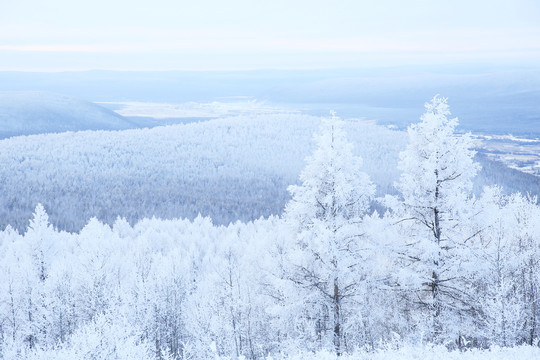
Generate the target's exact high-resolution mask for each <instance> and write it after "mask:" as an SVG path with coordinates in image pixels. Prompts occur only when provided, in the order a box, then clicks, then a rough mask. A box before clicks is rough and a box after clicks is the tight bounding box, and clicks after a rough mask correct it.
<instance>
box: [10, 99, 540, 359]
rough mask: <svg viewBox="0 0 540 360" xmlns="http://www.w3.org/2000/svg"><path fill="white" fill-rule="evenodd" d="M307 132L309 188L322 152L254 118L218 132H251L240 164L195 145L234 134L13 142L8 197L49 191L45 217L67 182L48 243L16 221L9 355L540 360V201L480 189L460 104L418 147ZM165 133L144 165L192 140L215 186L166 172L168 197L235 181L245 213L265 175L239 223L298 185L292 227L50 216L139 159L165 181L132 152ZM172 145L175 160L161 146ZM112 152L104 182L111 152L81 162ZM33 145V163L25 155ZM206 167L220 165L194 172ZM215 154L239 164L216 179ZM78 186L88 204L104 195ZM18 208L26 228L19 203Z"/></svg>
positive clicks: (201, 177)
mask: <svg viewBox="0 0 540 360" xmlns="http://www.w3.org/2000/svg"><path fill="white" fill-rule="evenodd" d="M298 118H299V115H294V116H292V115H291V116H289V115H280V117H277V118H276V120H275V121H278V122H279V123H280V124H288V126H300V125H298V124H304V125H302V126H303V128H305V126H306V125H305V124H306V123H307V124H312V125H309V126H313V131H314V132H315V136H314V137H313V139H312V140H313V143H312V144H313V145H312V146H311V148H310V150H309V151H310V152H311V153H310V154H309V156H308V157H307V158H306V159H305V162H303V163H301V166H302V167H303V170H302V171H301V172H300V174H299V176H298V179H293V178H291V176H290V175H291V174H295V173H296V172H295V170H294V169H296V166H298V164H297V163H294V162H290V161H289V160H290V159H300V160H298V161H301V158H302V156H305V155H307V154H304V153H303V151H304V150H301V149H302V147H301V146H297V145H298V143H295V141H297V142H303V141H309V139H307V140H306V139H304V138H302V137H300V138H296V137H295V134H302V133H304V132H302V131H299V132H296V133H295V132H289V133H286V135H283V130H281V131H280V130H279V126H275V124H273V125H274V126H273V127H271V126H270V125H266V127H263V124H266V123H268V121H267V120H268V119H269V118H268V117H266V118H263V119H264V120H265V121H263V120H260V121H259V122H258V123H257V126H251V127H249V123H248V122H246V121H245V120H246V119H241V118H240V119H239V120H238V123H239V124H245V127H244V128H242V127H239V126H237V127H231V126H230V119H229V120H227V121H223V120H216V121H212V122H211V125H212V126H218V128H219V126H221V127H222V129H225V130H226V131H225V132H227V133H231V132H233V133H232V134H231V135H230V137H225V138H220V139H221V140H220V141H224V140H223V139H225V143H226V144H228V148H230V149H233V148H234V147H235V146H242V149H240V150H241V151H231V152H228V153H218V152H215V151H214V150H215V148H214V147H211V146H208V147H205V146H204V145H201V144H196V143H195V142H192V143H190V139H199V138H200V137H197V136H192V135H193V132H202V135H200V136H205V137H207V138H208V139H207V143H206V144H211V143H213V142H215V141H213V138H212V136H216V135H215V134H220V135H219V136H221V134H222V132H216V131H215V130H213V131H209V130H208V128H206V127H204V126H200V125H201V124H197V125H198V126H195V124H193V125H191V124H188V125H180V126H174V127H162V128H156V129H150V130H127V131H122V132H119V133H114V132H83V133H75V134H73V133H71V134H69V133H68V134H58V135H47V136H45V135H39V136H32V137H25V138H22V137H21V138H12V139H8V140H4V141H2V144H1V146H2V149H3V150H2V155H1V156H2V159H10V158H11V159H14V160H12V161H13V162H12V163H9V165H8V166H6V169H10V171H19V172H21V174H20V176H13V177H11V176H7V172H6V170H3V171H4V172H3V173H2V177H3V181H2V183H3V186H4V189H5V190H4V192H7V193H8V194H9V192H10V190H9V188H10V187H15V188H17V187H18V186H22V185H21V184H24V183H25V182H31V181H34V182H35V186H34V187H24V186H23V188H24V189H29V190H26V191H28V194H27V195H28V196H27V197H25V199H24V201H27V202H35V203H38V202H39V201H40V200H39V197H40V196H43V195H44V194H42V193H40V189H43V187H42V186H41V185H42V184H46V183H48V182H49V183H51V184H53V186H50V187H48V188H47V189H49V190H47V193H46V195H47V196H48V197H47V199H45V200H47V201H49V203H48V204H46V207H47V210H46V209H45V207H44V206H42V205H37V206H36V207H35V208H34V213H33V215H32V216H31V220H30V225H29V226H28V229H26V230H24V228H23V227H22V226H21V224H20V223H19V224H16V225H17V228H18V229H22V230H15V228H13V227H11V226H7V227H6V228H5V230H3V231H2V232H0V259H2V261H1V262H0V274H1V275H2V276H0V358H2V359H212V358H233V359H236V358H247V359H265V358H266V359H270V358H273V359H279V358H290V359H315V358H319V359H335V358H336V357H337V356H341V357H342V358H344V359H348V358H350V359H353V358H366V359H374V360H375V359H381V360H382V359H389V358H392V359H404V360H405V359H412V358H425V359H439V358H441V357H443V356H445V357H447V358H456V359H468V358H471V359H473V358H474V359H484V358H485V359H493V358H521V359H537V358H539V357H540V348H539V347H538V341H539V339H540V309H539V298H540V290H539V289H538V284H539V281H540V264H539V263H538V262H539V261H540V260H539V259H540V221H539V219H540V206H539V205H538V201H537V198H536V197H535V196H530V195H528V194H522V193H513V194H510V193H508V192H507V191H505V190H504V189H503V188H501V187H499V186H496V185H495V186H486V187H484V188H483V189H482V190H481V191H480V190H476V191H475V190H474V189H473V186H475V182H476V186H477V187H478V186H479V184H482V183H484V184H485V183H488V181H481V182H478V177H479V176H480V175H479V174H481V171H482V170H481V166H480V165H479V164H478V160H477V158H476V157H475V152H474V150H473V149H472V148H473V147H474V144H473V139H472V137H471V135H470V134H467V133H462V132H459V131H458V121H457V119H455V118H453V117H452V116H451V114H450V112H449V107H448V104H447V102H446V99H444V98H441V97H437V96H436V97H434V98H433V99H432V100H431V101H429V102H428V103H426V106H425V112H424V114H423V115H422V117H421V119H420V122H418V123H417V124H414V125H411V126H410V127H409V129H408V134H407V136H406V137H403V136H401V135H402V133H401V132H396V131H392V130H389V129H386V128H382V127H378V126H375V125H370V124H362V125H360V126H359V125H358V123H355V125H354V126H353V125H352V124H351V123H349V122H345V121H343V120H341V119H339V118H337V117H336V116H332V117H329V118H325V119H323V120H322V121H320V120H319V118H315V117H308V116H304V117H303V121H304V122H303V123H302V121H293V120H294V119H296V120H298ZM291 119H293V120H291ZM227 127H228V128H227ZM317 127H318V130H317ZM271 128H273V129H275V132H274V133H272V132H269V131H268V130H269V129H271ZM205 129H207V130H208V131H207V132H205ZM239 129H244V130H243V131H240V130H239ZM254 129H259V131H261V133H265V134H266V138H268V139H272V138H279V139H283V138H284V137H285V138H286V140H285V141H283V142H281V143H282V144H292V145H289V147H287V148H285V149H284V148H272V147H271V146H266V151H267V152H266V153H263V152H262V151H261V150H260V149H262V148H264V146H261V147H256V146H252V145H253V144H254V143H256V142H257V141H260V140H261V139H264V138H265V137H263V136H254V137H253V141H252V142H250V141H249V140H248V141H246V142H245V143H244V145H239V144H238V142H235V141H234V140H235V139H237V138H238V137H242V138H243V139H246V137H244V136H245V134H246V133H249V134H252V132H253V131H256V130H254ZM171 130H172V131H171ZM152 132H155V133H157V134H158V135H156V136H155V137H152V136H150V137H145V141H144V142H137V146H139V147H138V148H137V152H138V153H140V154H141V156H145V154H146V155H148V154H149V153H150V154H154V155H152V156H153V158H155V159H158V158H161V160H162V161H163V162H164V163H165V164H167V166H166V167H172V166H175V164H178V162H175V161H173V157H172V156H171V155H170V154H171V153H172V154H178V153H182V151H178V150H175V151H169V150H171V149H175V146H177V144H178V139H176V142H175V141H173V139H174V136H178V135H179V134H181V133H183V134H184V135H182V136H183V137H182V140H183V143H182V145H181V146H180V149H181V150H185V149H188V148H189V147H190V146H192V147H194V148H195V150H197V151H193V149H192V151H185V152H184V154H183V157H182V158H181V160H182V161H181V162H180V163H182V166H183V169H186V170H189V169H190V166H193V169H192V171H191V172H190V171H186V173H187V174H189V175H190V176H191V175H193V174H195V173H196V171H198V172H199V173H197V175H198V176H194V177H193V178H187V179H186V178H183V177H182V173H183V171H178V170H176V171H172V172H166V173H159V172H156V173H154V176H155V181H156V182H157V183H159V184H161V183H162V182H163V183H164V184H170V187H168V188H167V187H163V192H162V195H163V196H167V194H168V192H171V191H175V190H174V189H176V187H175V186H174V184H175V183H179V184H183V183H186V182H189V181H192V182H196V181H199V182H202V183H204V181H205V179H211V180H208V181H216V183H217V181H218V180H216V179H219V178H220V176H223V179H224V180H223V184H222V186H221V187H219V188H216V191H218V190H219V191H220V192H221V193H222V194H226V193H227V194H228V195H230V196H231V198H233V197H235V194H239V193H240V192H235V191H236V189H235V188H234V187H231V189H229V186H230V185H231V184H233V183H234V182H233V181H232V180H231V179H237V180H238V182H237V183H238V184H241V186H249V185H246V184H250V182H249V181H250V180H251V179H253V184H254V188H253V189H254V192H250V191H246V192H242V193H241V194H243V197H241V198H238V199H237V202H236V203H235V206H236V207H234V208H238V209H241V207H242V206H250V205H249V204H250V203H249V202H244V200H246V199H249V198H250V197H251V200H252V201H253V202H257V201H259V200H260V199H259V200H258V199H257V198H256V189H257V187H256V185H257V182H258V181H281V182H288V184H290V186H289V187H288V191H289V196H287V197H285V196H282V197H277V196H276V197H277V199H276V205H275V207H272V206H269V212H270V213H275V214H277V215H273V216H268V217H265V218H260V219H258V220H254V221H245V219H242V218H241V217H238V218H240V220H244V221H237V222H233V223H230V224H229V225H219V224H221V223H226V222H225V221H223V219H219V221H217V222H216V224H214V223H213V220H212V219H211V218H209V217H203V216H198V217H196V218H194V219H176V220H162V219H158V218H151V216H152V214H151V213H144V214H143V216H139V217H134V218H131V219H129V220H130V221H131V223H130V221H128V220H126V219H125V218H122V217H119V218H117V219H116V220H111V219H109V218H106V219H104V220H105V221H107V222H108V223H107V222H102V221H100V220H98V219H97V218H93V219H91V220H90V221H89V222H88V223H87V224H86V225H85V226H84V227H83V228H82V230H80V231H76V232H66V231H63V230H58V229H57V228H55V226H54V225H53V224H55V221H50V220H49V217H48V214H47V212H49V213H56V212H58V211H59V210H58V208H56V209H55V205H56V203H54V202H51V199H53V198H54V196H50V195H51V194H61V193H65V192H66V191H65V189H68V188H72V189H74V188H73V187H72V186H82V185H84V184H90V183H91V184H94V183H105V184H107V181H109V180H108V179H107V177H108V176H109V175H111V176H112V179H113V180H111V181H114V182H117V181H118V179H119V177H118V174H121V172H115V170H114V169H116V167H115V166H116V165H115V164H117V163H121V162H120V161H119V160H123V161H124V160H125V161H127V160H130V161H133V164H136V166H137V167H138V166H141V164H145V165H144V166H147V168H144V167H143V168H142V170H141V171H140V174H148V173H151V172H152V171H153V170H155V169H157V167H156V165H155V164H152V163H151V162H149V161H146V162H144V163H143V162H141V161H137V159H136V158H135V159H133V158H132V157H130V156H123V155H122V151H123V149H128V148H130V146H132V145H133V144H132V143H130V142H131V141H133V140H132V139H134V138H136V135H137V134H139V135H140V134H145V135H148V134H152ZM250 132H251V133H250ZM168 134H169V135H168ZM158 136H159V137H160V138H161V139H162V143H161V144H160V146H161V150H160V152H157V151H154V147H153V146H154V144H153V143H152V141H149V140H152V139H154V138H157V137H158ZM51 137H52V138H54V141H50V139H51ZM109 137H114V138H115V139H121V138H122V137H123V139H124V140H123V141H125V143H122V142H120V143H118V146H115V147H107V144H108V143H107V139H108V138H109ZM92 138H93V139H94V140H93V143H94V144H96V143H98V144H102V145H101V147H98V148H99V149H100V150H99V151H96V152H95V153H93V154H97V155H96V156H98V159H99V160H105V162H100V166H101V167H102V168H101V170H100V171H97V170H95V171H92V170H94V169H98V168H96V167H91V166H90V167H89V168H88V169H90V171H85V167H81V166H80V164H81V161H82V160H81V159H84V158H85V157H86V162H87V164H95V163H96V162H95V161H93V160H92V159H90V158H88V157H89V156H90V155H91V154H92V153H88V152H85V151H80V154H79V156H77V157H73V153H76V152H77V151H76V146H75V145H74V144H77V141H82V140H85V139H92ZM226 139H230V143H227V141H226ZM248 139H249V138H248ZM357 139H363V140H362V141H357ZM29 140H32V141H29ZM143 144H144V147H142V148H141V146H143ZM273 144H276V142H275V141H274V142H272V141H271V140H268V144H267V145H273ZM382 144H385V145H384V146H382ZM250 146H252V147H251V148H250ZM24 147H26V148H27V149H26V150H25V151H27V152H26V153H25V152H22V153H23V155H20V156H19V157H17V156H13V154H16V153H17V151H18V149H22V148H24ZM29 147H30V148H32V147H34V148H35V149H40V151H39V152H40V153H43V154H48V155H43V156H49V157H50V161H51V162H50V163H49V164H50V168H49V169H48V170H47V169H45V168H44V167H42V166H40V165H39V164H40V163H41V162H40V161H39V158H36V156H37V155H36V154H38V151H37V150H36V151H34V152H32V150H31V149H30V150H28V148H29ZM44 149H45V150H44ZM250 149H251V153H250V155H251V156H246V155H245V154H246V153H245V151H248V152H249V151H250ZM366 149H369V150H366ZM388 149H393V150H392V151H388ZM4 150H5V151H4ZM49 150H54V151H52V152H51V151H49ZM295 151H296V152H295ZM6 152H8V154H11V155H5V154H6ZM105 153H113V155H111V156H108V157H106V156H103V154H105ZM194 153H199V154H200V155H198V157H197V158H196V160H195V161H190V156H191V155H193V154H194ZM241 153H242V154H243V155H242V156H240V155H238V154H241ZM24 154H33V156H32V157H29V158H28V157H26V156H25V155H24ZM155 154H157V155H155ZM291 154H292V155H291ZM362 154H364V155H363V156H360V155H362ZM366 154H371V155H373V156H372V157H371V158H367V157H366ZM394 154H395V155H394ZM398 154H399V155H398ZM375 155H377V156H375ZM69 159H76V161H75V162H74V163H72V164H70V163H69V162H68V161H67V160H69ZM146 159H148V158H146ZM204 159H206V161H207V163H208V164H212V165H215V164H219V166H217V165H216V166H212V167H210V166H206V167H201V166H200V161H203V160H204ZM6 161H7V160H6ZM53 161H54V162H55V163H53ZM229 161H230V162H229ZM17 164H19V165H17ZM21 164H23V165H21ZM231 164H234V166H233V165H231ZM238 164H240V166H239V165H238ZM18 166H19V167H18ZM62 167H64V168H65V169H72V170H73V171H74V172H76V173H75V174H73V175H72V176H66V177H64V180H60V178H61V177H60V176H57V175H54V169H58V168H60V169H62ZM161 168H164V167H161ZM29 169H30V170H29ZM88 169H86V170H88ZM103 169H105V170H106V171H103ZM238 169H243V171H240V172H239V171H238ZM291 169H292V170H291ZM27 171H35V173H28V172H27ZM68 172H69V171H66V172H65V173H68ZM61 173H62V172H61ZM35 174H37V175H36V176H34V175H35ZM267 174H272V176H267ZM276 174H277V175H276ZM173 175H176V177H174V176H173ZM85 178H90V180H88V181H86V180H85ZM10 179H19V181H20V183H17V182H16V180H10ZM20 179H23V180H20ZM24 179H26V180H24ZM77 179H79V180H77ZM276 179H278V180H276ZM240 180H242V181H240ZM246 180H247V181H246ZM125 181H126V182H125V183H118V186H120V187H122V186H125V188H124V189H123V190H121V191H122V194H125V193H129V192H133V196H134V197H137V196H139V195H140V194H141V192H139V191H140V189H138V188H137V184H138V181H139V180H138V179H135V180H133V179H132V178H130V177H128V176H126V177H125ZM212 184H215V183H212ZM109 185H110V184H109ZM55 187H56V190H54V189H55ZM180 187H181V186H180ZM104 188H105V187H104ZM202 188H204V189H205V187H202ZM207 188H210V186H209V187H207ZM32 189H33V190H32ZM51 189H52V190H51ZM54 191H56V192H54ZM73 191H74V192H75V193H78V192H82V193H84V194H86V190H85V189H84V188H80V189H77V190H73ZM119 191H120V190H119ZM88 193H90V191H89V190H88ZM188 195H189V194H186V195H185V197H186V199H187V197H188ZM95 196H96V197H99V196H100V194H99V193H95ZM280 196H281V195H280ZM119 198H121V197H119ZM140 199H141V201H142V202H143V205H142V208H144V207H145V205H144V204H147V203H146V201H148V203H150V204H153V203H159V198H157V200H156V201H155V202H152V201H151V200H150V198H149V197H141V198H140ZM214 199H215V197H214V196H213V195H212V194H209V196H208V207H209V208H210V207H212V206H221V205H220V203H219V202H215V201H214ZM113 200H114V201H111V202H110V208H114V209H119V210H118V211H119V213H120V214H121V210H122V205H121V204H119V203H117V202H116V200H115V199H113ZM263 200H265V199H263ZM17 201H21V199H19V198H17V197H16V196H13V197H12V198H11V204H12V207H11V209H23V208H24V207H23V206H21V205H17ZM182 201H185V200H182ZM60 203H62V202H61V201H59V202H58V204H60ZM51 204H52V205H51ZM89 204H93V203H92V202H89ZM246 204H247V205H246ZM283 204H285V206H284V210H283V209H279V206H283ZM27 205H28V204H26V205H25V206H27ZM85 206H86V205H84V204H83V205H82V207H83V208H84V207H85ZM115 207H116V208H115ZM3 208H4V209H6V210H4V211H6V215H5V216H9V211H10V210H9V209H10V207H3ZM88 209H89V211H95V209H94V208H92V206H87V210H88ZM152 209H153V208H152V207H151V206H150V207H149V211H150V212H151V210H152ZM222 210H223V209H222ZM282 210H283V211H282ZM61 211H65V212H68V213H69V212H70V211H72V210H70V209H61ZM239 213H240V214H244V213H242V212H241V211H240V210H239ZM93 215H94V216H97V217H99V216H100V214H97V213H95V214H93ZM110 215H111V212H108V213H107V216H110ZM261 215H267V213H261ZM143 217H148V218H143ZM66 218H68V217H64V219H66ZM139 218H143V219H141V220H138V221H136V222H135V221H133V220H137V219H139ZM78 221H80V218H79V220H78ZM134 222H135V223H134ZM63 225H64V226H63V227H64V228H66V227H69V226H66V224H63ZM68 225H71V226H72V227H74V228H76V227H77V226H78V223H72V224H68ZM514 347H515V348H514ZM487 349H490V350H487ZM460 350H461V352H460ZM448 351H453V352H451V353H448Z"/></svg>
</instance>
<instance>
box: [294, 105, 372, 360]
mask: <svg viewBox="0 0 540 360" xmlns="http://www.w3.org/2000/svg"><path fill="white" fill-rule="evenodd" d="M315 140H316V143H317V149H316V150H315V152H314V153H313V155H312V156H311V157H309V158H308V159H307V165H306V167H305V168H304V170H303V171H302V172H301V174H300V180H301V181H302V184H301V185H299V186H291V187H289V191H290V192H291V194H292V199H291V201H290V202H289V203H288V204H287V206H286V209H285V215H284V217H285V219H286V221H288V222H289V224H290V225H291V226H292V228H293V231H294V232H295V233H296V239H295V242H294V244H293V248H292V249H291V253H290V254H289V255H290V262H291V264H292V268H291V269H290V271H291V273H290V280H292V281H293V282H294V284H296V285H297V287H298V288H299V289H301V293H302V295H301V296H302V300H303V301H305V303H304V305H305V306H306V307H307V310H306V311H307V313H309V315H308V318H310V319H311V320H312V321H313V325H314V326H315V334H314V335H315V336H316V337H317V338H318V339H319V341H320V342H321V346H323V347H324V346H329V345H330V344H333V347H334V348H335V351H336V353H338V354H340V353H341V351H342V349H343V324H344V323H346V322H347V316H348V312H349V311H351V310H352V309H349V308H348V306H350V304H352V303H353V302H354V301H355V296H357V295H358V293H359V292H360V291H361V288H362V281H363V272H362V266H363V263H362V254H361V251H360V248H361V244H362V241H363V239H362V236H361V234H360V230H359V223H360V222H361V219H362V216H363V215H365V214H366V212H367V211H368V209H369V205H370V200H371V199H372V197H373V195H374V193H375V186H374V185H373V183H372V182H371V181H370V179H369V177H368V175H367V174H365V173H362V172H360V171H359V169H360V166H361V159H360V158H359V157H356V156H354V155H353V153H352V144H351V143H349V142H348V141H347V139H346V134H345V132H344V131H343V121H341V120H339V119H338V118H336V117H335V116H332V118H330V119H326V120H324V121H323V124H322V126H321V131H320V134H319V135H317V136H316V137H315Z"/></svg>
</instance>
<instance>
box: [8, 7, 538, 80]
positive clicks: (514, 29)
mask: <svg viewBox="0 0 540 360" xmlns="http://www.w3.org/2000/svg"><path fill="white" fill-rule="evenodd" d="M539 19H540V1H537V0H504V1H503V0H489V1H486V0H477V1H475V0H468V1H464V0H452V1H444V2H441V1H427V0H409V1H399V0H378V1H375V0H373V1H361V0H356V1H352V0H333V1H320V0H311V1H305V0H287V1H285V0H266V1H257V0H251V1H248V0H228V1H217V0H214V1H211V0H192V1H182V0H180V1H178V0H177V1H173V0H148V1H139V0H129V1H128V0H118V1H114V0H93V1H84V2H82V1H81V2H79V1H74V0H47V1H44V0H16V1H15V0H0V70H25V71H34V70H45V71H59V70H87V69H119V70H169V69H197V70H207V69H258V68H321V67H322V68H327V67H361V66H373V65H399V64H437V63H470V62H486V63H504V64H525V65H530V64H535V63H536V64H538V63H540V20H539Z"/></svg>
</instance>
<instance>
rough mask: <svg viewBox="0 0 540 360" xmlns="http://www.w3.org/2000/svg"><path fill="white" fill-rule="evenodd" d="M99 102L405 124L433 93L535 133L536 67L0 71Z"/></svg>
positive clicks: (476, 121) (14, 84)
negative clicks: (282, 111) (277, 110)
mask: <svg viewBox="0 0 540 360" xmlns="http://www.w3.org/2000/svg"><path fill="white" fill-rule="evenodd" d="M2 90H5V91H29V90H31V91H48V92H57V93H63V94H70V95H71V96H74V97H77V98H81V99H85V100H88V101H96V102H118V103H121V102H155V103H175V104H179V103H188V102H197V103H208V102H213V101H224V99H231V98H238V97H244V98H245V97H247V98H250V99H256V100H258V101H262V102H265V103H266V104H269V105H272V106H274V105H275V106H278V107H285V108H291V109H297V110H301V111H302V112H303V113H306V114H311V115H327V114H328V112H329V110H332V109H333V110H336V111H337V113H338V115H340V116H342V117H364V118H368V119H373V120H377V121H378V122H379V123H380V124H385V125H388V124H393V125H396V126H398V127H400V128H404V127H406V126H407V125H409V124H410V123H413V122H416V121H417V120H418V117H419V116H420V114H422V112H423V109H422V105H423V104H424V102H425V101H427V100H428V99H430V98H431V97H433V95H435V94H437V93H438V94H440V95H441V96H444V97H448V98H449V104H450V107H451V109H452V113H453V115H455V116H457V117H459V118H460V124H461V127H462V128H464V129H466V130H471V131H475V132H483V133H490V134H508V133H511V134H514V135H522V136H535V137H536V136H539V135H540V67H536V68H531V67H528V68H524V67H519V68H518V67H515V66H489V65H483V66H479V65H466V64H465V65H446V66H431V67H428V66H402V67H387V68H384V67H380V68H365V69H318V70H254V71H161V72H158V71H154V72H151V71H146V72H134V71H97V70H96V71H82V72H62V73H23V72H0V91H2Z"/></svg>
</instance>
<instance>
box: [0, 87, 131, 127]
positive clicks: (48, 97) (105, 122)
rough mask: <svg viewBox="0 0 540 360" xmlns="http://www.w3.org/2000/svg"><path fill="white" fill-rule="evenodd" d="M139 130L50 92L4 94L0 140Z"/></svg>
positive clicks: (0, 98)
mask: <svg viewBox="0 0 540 360" xmlns="http://www.w3.org/2000/svg"><path fill="white" fill-rule="evenodd" d="M133 127H135V124H134V123H133V122H131V121H130V120H127V119H125V118H123V117H122V116H120V115H118V114H116V113H115V112H113V111H110V110H108V109H106V108H104V107H101V106H99V105H96V104H93V103H90V102H87V101H83V100H79V99H76V98H72V97H69V96H66V95H60V94H55V93H49V92H37V91H2V92H0V138H6V137H10V136H16V135H29V134H41V133H57V132H64V131H78V130H121V129H129V128H133Z"/></svg>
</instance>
